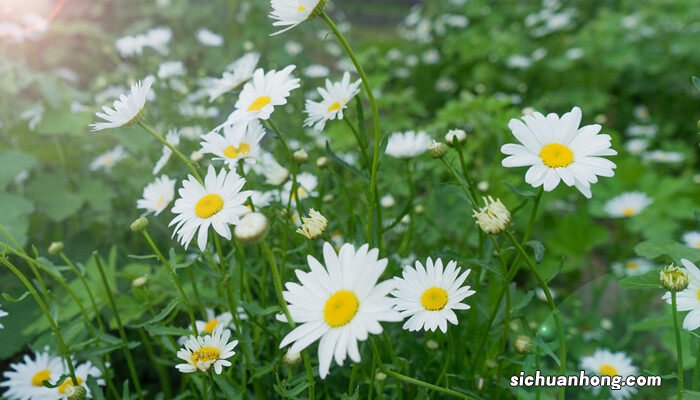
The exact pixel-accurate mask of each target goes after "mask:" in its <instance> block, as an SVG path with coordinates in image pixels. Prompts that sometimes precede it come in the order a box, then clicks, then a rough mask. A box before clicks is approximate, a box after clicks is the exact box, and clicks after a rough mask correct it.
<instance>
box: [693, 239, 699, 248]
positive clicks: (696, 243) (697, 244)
mask: <svg viewBox="0 0 700 400" xmlns="http://www.w3.org/2000/svg"><path fill="white" fill-rule="evenodd" d="M693 247H695V248H696V249H700V240H698V241H697V242H695V246H693Z"/></svg>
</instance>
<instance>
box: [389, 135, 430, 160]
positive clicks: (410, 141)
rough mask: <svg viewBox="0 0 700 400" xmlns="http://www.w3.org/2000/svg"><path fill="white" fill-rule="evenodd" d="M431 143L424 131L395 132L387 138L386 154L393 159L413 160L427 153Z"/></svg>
mask: <svg viewBox="0 0 700 400" xmlns="http://www.w3.org/2000/svg"><path fill="white" fill-rule="evenodd" d="M431 142H432V140H431V139H430V136H428V134H427V133H425V132H424V131H418V132H415V131H407V132H403V133H401V132H395V133H392V134H391V136H389V142H388V143H387V146H386V154H387V155H389V156H391V157H395V158H402V159H409V158H413V157H416V156H419V155H421V154H423V153H425V152H426V151H428V145H430V143H431Z"/></svg>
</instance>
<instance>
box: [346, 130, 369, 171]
mask: <svg viewBox="0 0 700 400" xmlns="http://www.w3.org/2000/svg"><path fill="white" fill-rule="evenodd" d="M343 120H344V121H345V123H346V124H347V125H348V127H349V128H350V130H351V131H352V134H353V135H354V136H355V139H356V140H357V145H358V146H359V147H360V156H361V157H362V163H363V164H364V165H365V166H366V167H367V168H369V169H370V173H372V169H371V168H372V165H371V164H370V162H369V156H368V155H367V148H365V143H364V141H363V140H362V137H360V132H358V131H357V128H355V125H353V124H352V122H350V120H349V119H348V118H343Z"/></svg>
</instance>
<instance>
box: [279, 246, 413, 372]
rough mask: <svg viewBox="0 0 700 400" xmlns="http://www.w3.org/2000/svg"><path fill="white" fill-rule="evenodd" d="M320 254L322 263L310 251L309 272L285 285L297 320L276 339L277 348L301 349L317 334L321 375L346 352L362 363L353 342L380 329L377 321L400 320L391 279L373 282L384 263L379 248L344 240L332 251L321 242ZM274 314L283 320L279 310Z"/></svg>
mask: <svg viewBox="0 0 700 400" xmlns="http://www.w3.org/2000/svg"><path fill="white" fill-rule="evenodd" d="M323 259H324V261H325V265H323V264H321V263H320V262H319V261H318V260H316V259H315V258H314V257H312V256H308V257H307V260H308V263H309V267H310V268H311V271H309V272H303V271H301V270H297V271H296V275H297V278H299V281H300V282H301V284H297V283H291V282H289V283H287V284H286V288H287V291H285V292H284V298H285V300H286V301H287V302H288V303H289V313H290V314H291V317H292V319H293V320H294V322H296V323H298V324H300V325H299V326H298V327H296V328H295V329H294V330H292V331H291V332H290V333H289V334H288V335H287V336H285V338H284V339H282V343H280V348H283V347H285V346H288V345H290V344H291V347H290V351H291V352H292V353H299V352H301V351H302V350H304V349H305V348H307V347H308V346H309V345H310V344H311V343H313V342H315V341H317V340H319V339H320V341H319V345H318V359H319V370H318V371H319V375H320V376H321V379H323V378H325V377H326V376H327V375H328V371H329V369H330V365H331V360H332V359H333V358H335V362H336V363H337V364H338V365H343V362H344V361H345V358H346V357H347V356H349V357H350V359H351V360H352V361H354V362H356V363H357V362H360V352H359V349H358V346H357V342H358V340H359V341H364V340H367V337H368V335H369V334H370V333H371V334H373V335H378V334H380V333H382V326H381V324H380V322H383V321H386V322H396V321H400V320H401V316H400V315H399V313H398V312H396V311H394V310H393V309H392V305H393V302H392V300H391V298H390V297H389V296H388V294H389V292H390V291H391V290H392V289H394V282H393V280H386V281H383V282H380V283H377V280H378V279H379V276H380V275H381V274H382V272H384V269H385V268H386V266H387V260H386V258H383V259H379V250H377V249H371V250H370V249H369V246H368V245H366V244H365V245H363V246H362V247H360V248H359V249H355V247H354V246H352V245H350V244H345V245H343V247H342V248H341V249H340V252H339V253H338V254H336V253H335V250H333V246H332V245H331V244H330V243H325V244H324V245H323ZM278 319H279V320H281V321H286V318H285V317H284V316H281V315H280V316H278Z"/></svg>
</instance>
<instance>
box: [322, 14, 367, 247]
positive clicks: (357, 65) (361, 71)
mask: <svg viewBox="0 0 700 400" xmlns="http://www.w3.org/2000/svg"><path fill="white" fill-rule="evenodd" d="M320 16H321V18H322V19H323V21H325V23H326V24H327V25H328V27H329V28H330V29H331V31H333V33H334V34H335V36H336V37H337V38H338V41H340V44H341V45H342V46H343V49H345V53H346V54H347V55H348V57H350V60H352V63H353V65H355V69H356V70H357V73H358V74H360V78H362V85H363V86H364V88H365V91H366V92H367V98H368V99H369V104H370V106H371V107H372V123H373V125H374V154H373V156H372V173H371V177H370V184H369V192H370V193H369V199H367V200H368V204H369V214H368V216H367V221H368V222H367V236H368V241H369V242H370V244H374V241H375V237H376V236H377V229H376V226H379V227H381V221H377V224H376V225H375V224H374V212H375V208H377V198H378V197H379V196H378V193H377V171H378V170H379V152H380V150H381V130H380V128H379V111H378V110H377V102H376V100H375V99H374V93H373V92H372V87H371V86H370V84H369V79H367V75H366V74H365V71H364V69H363V68H362V65H361V64H360V62H359V61H358V60H357V57H356V56H355V53H354V52H353V51H352V48H350V44H349V43H348V42H347V40H345V37H344V36H343V34H342V33H341V32H340V30H339V29H338V27H337V26H335V24H334V23H333V21H332V20H331V18H330V17H329V16H328V14H326V12H325V11H321V13H320Z"/></svg>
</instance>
